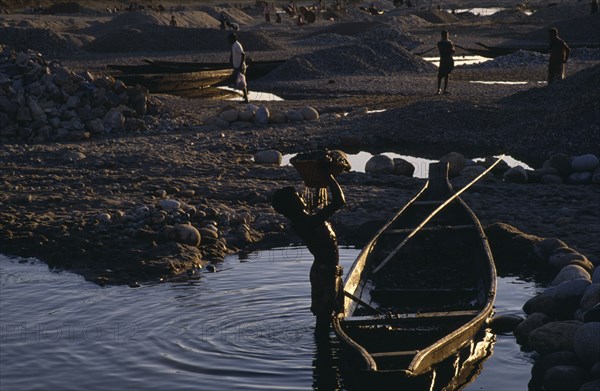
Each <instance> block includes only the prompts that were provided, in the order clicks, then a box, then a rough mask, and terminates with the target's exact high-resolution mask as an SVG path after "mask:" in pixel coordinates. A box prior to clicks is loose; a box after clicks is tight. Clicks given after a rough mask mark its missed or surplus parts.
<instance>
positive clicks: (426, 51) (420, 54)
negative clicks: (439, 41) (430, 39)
mask: <svg viewBox="0 0 600 391" xmlns="http://www.w3.org/2000/svg"><path fill="white" fill-rule="evenodd" d="M436 48H437V46H434V47H432V48H431V49H429V50H425V51H424V52H421V53H415V54H416V55H417V56H422V55H424V54H427V53H429V52H430V51H432V50H433V49H436Z"/></svg>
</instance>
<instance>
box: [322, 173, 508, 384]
mask: <svg viewBox="0 0 600 391" xmlns="http://www.w3.org/2000/svg"><path fill="white" fill-rule="evenodd" d="M447 167H448V166H447V163H444V164H440V163H433V164H432V165H431V166H430V176H429V180H428V182H427V184H426V185H425V186H424V188H423V189H422V190H421V191H420V192H419V193H418V194H417V195H416V196H415V197H414V198H413V199H412V200H410V201H409V202H408V204H407V205H406V206H404V208H402V209H401V210H400V211H399V212H398V213H397V214H396V215H395V216H394V217H393V218H392V219H391V220H390V221H389V222H388V223H387V224H385V225H384V227H383V228H382V229H381V230H380V231H379V232H378V233H377V234H376V235H375V237H374V238H373V239H372V240H371V241H370V242H369V243H368V244H367V245H366V246H365V247H364V248H363V250H362V251H361V253H360V254H359V256H358V257H357V259H356V261H355V262H354V264H353V265H352V267H351V268H350V270H349V272H348V276H347V278H346V280H345V285H344V294H345V297H344V302H343V308H342V310H341V311H340V312H339V313H338V314H337V315H336V316H335V317H334V319H333V328H334V331H335V333H336V335H337V337H338V339H339V340H340V342H341V344H342V346H343V347H344V348H345V349H344V350H345V352H346V353H347V354H348V357H350V358H351V359H352V360H351V361H352V362H353V363H354V366H355V367H357V368H358V370H359V371H360V372H361V374H362V375H364V376H368V378H371V376H375V377H376V378H379V379H385V378H389V377H391V378H393V379H410V378H413V379H415V378H418V377H422V376H421V375H425V374H427V373H430V372H431V371H432V368H434V367H435V366H436V365H437V364H439V363H440V362H442V361H443V360H445V359H448V358H449V357H450V356H452V355H453V354H455V353H456V352H457V351H459V350H460V349H461V348H463V347H465V346H467V345H468V344H469V343H470V341H471V340H472V339H473V337H474V335H475V334H476V333H477V332H478V331H480V330H481V329H482V326H484V324H485V322H486V320H487V319H488V318H489V317H490V316H491V315H492V305H493V303H494V296H495V292H496V269H495V266H494V261H493V258H492V254H491V250H490V247H489V245H488V242H487V239H486V236H485V234H484V231H483V228H482V226H481V224H480V222H479V220H478V219H477V217H476V216H475V214H474V213H473V212H472V211H471V209H470V208H469V207H468V206H467V205H466V204H465V203H464V202H463V200H462V199H461V198H460V197H458V195H459V194H460V193H461V192H462V191H464V190H466V187H467V186H465V188H463V189H461V191H459V192H456V193H455V192H454V190H453V189H452V186H451V185H450V183H449V182H448V179H447V170H448V168H447ZM490 169H491V167H490ZM482 176H483V175H480V176H479V177H478V178H476V180H477V179H479V178H480V177H482ZM474 182H475V181H473V182H471V184H472V183H474ZM471 184H469V185H468V186H470V185H471ZM445 201H446V202H445ZM444 205H446V206H444ZM436 211H437V212H436ZM432 212H436V213H434V214H432ZM429 219H430V220H429ZM423 222H427V223H426V224H424V225H423ZM420 223H421V224H420ZM420 227H422V228H420ZM418 228H420V229H418Z"/></svg>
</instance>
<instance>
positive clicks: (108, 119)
mask: <svg viewBox="0 0 600 391" xmlns="http://www.w3.org/2000/svg"><path fill="white" fill-rule="evenodd" d="M102 122H103V124H104V128H105V129H106V130H107V131H109V132H110V131H111V130H115V129H120V128H121V127H122V126H123V124H124V123H125V116H123V113H121V112H120V111H119V110H116V109H110V110H109V111H108V113H106V115H105V116H104V118H103V119H102Z"/></svg>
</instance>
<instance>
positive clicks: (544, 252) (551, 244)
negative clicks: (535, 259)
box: [534, 238, 568, 260]
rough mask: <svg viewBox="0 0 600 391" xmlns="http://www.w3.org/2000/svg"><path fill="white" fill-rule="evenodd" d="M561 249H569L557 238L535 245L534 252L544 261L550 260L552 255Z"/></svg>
mask: <svg viewBox="0 0 600 391" xmlns="http://www.w3.org/2000/svg"><path fill="white" fill-rule="evenodd" d="M559 248H568V246H567V244H566V243H565V242H563V241H562V240H560V239H557V238H546V239H543V240H541V241H539V242H537V243H536V244H535V245H534V251H535V252H536V254H538V255H539V256H540V259H543V260H548V258H549V257H550V255H551V254H552V253H553V252H554V251H555V250H556V249H559Z"/></svg>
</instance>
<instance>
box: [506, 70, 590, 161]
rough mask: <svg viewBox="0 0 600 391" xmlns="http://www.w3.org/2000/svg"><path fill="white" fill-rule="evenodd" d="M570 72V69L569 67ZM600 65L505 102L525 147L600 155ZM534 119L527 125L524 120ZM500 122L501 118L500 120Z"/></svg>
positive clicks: (516, 95) (511, 97)
mask: <svg viewBox="0 0 600 391" xmlns="http://www.w3.org/2000/svg"><path fill="white" fill-rule="evenodd" d="M567 72H568V66H567ZM598 85H600V64H598V65H595V66H593V67H590V68H587V69H584V70H582V71H580V72H578V73H576V74H574V75H572V76H567V78H566V79H565V80H563V81H560V82H556V83H552V84H550V85H548V86H547V87H544V88H532V89H529V90H526V91H524V92H521V93H518V94H515V95H512V96H509V97H508V98H505V99H504V100H502V101H501V102H502V103H503V104H504V105H505V113H506V115H510V118H512V121H511V122H512V126H513V127H514V129H519V131H518V134H515V137H518V138H519V139H520V140H521V145H523V146H532V145H536V147H537V148H540V149H541V150H546V151H552V150H557V149H559V150H560V152H564V153H573V154H577V153H594V154H596V155H600V91H599V90H598V89H597V88H594V86H598ZM527 117H528V118H533V120H530V121H529V122H527V123H523V122H522V121H521V120H520V118H527ZM499 118H500V117H499Z"/></svg>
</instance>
